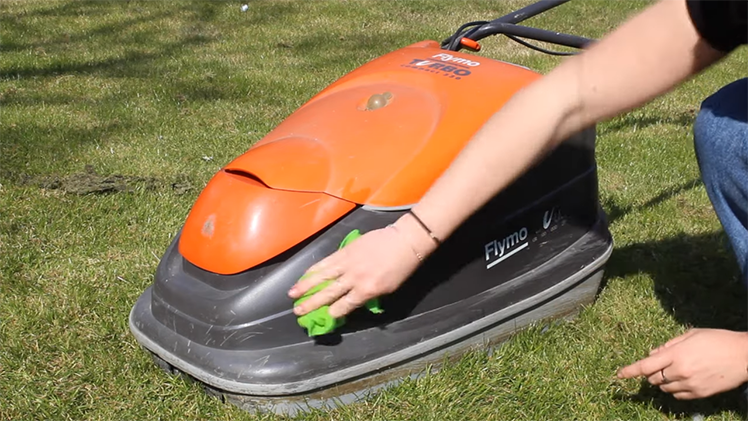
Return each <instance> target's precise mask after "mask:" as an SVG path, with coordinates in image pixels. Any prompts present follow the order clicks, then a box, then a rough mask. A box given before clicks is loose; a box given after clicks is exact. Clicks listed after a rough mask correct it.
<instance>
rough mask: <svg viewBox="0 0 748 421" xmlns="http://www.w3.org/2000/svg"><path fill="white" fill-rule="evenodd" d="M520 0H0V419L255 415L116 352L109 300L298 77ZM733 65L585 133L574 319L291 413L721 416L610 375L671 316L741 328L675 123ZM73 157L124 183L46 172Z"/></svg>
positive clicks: (144, 266) (534, 64)
mask: <svg viewBox="0 0 748 421" xmlns="http://www.w3.org/2000/svg"><path fill="white" fill-rule="evenodd" d="M526 3H527V2H526V1H522V2H519V1H511V2H504V1H502V2H497V1H471V2H445V1H440V0H417V1H408V2H404V1H402V2H400V1H366V2H355V1H345V0H338V1H308V2H307V1H304V2H302V1H296V2H293V1H270V0H253V1H251V2H249V4H250V8H249V11H248V12H246V13H241V12H240V11H239V7H240V5H241V3H240V2H235V1H232V2H207V1H204V2H189V1H143V2H137V1H85V0H81V1H72V0H71V1H44V2H42V1H3V2H1V3H0V57H1V59H0V379H1V380H0V419H7V420H11V419H13V420H20V419H102V420H109V419H227V420H237V419H260V418H262V419H274V418H273V417H272V416H267V417H260V418H257V417H253V416H251V415H248V414H246V413H243V412H241V411H239V410H238V409H236V408H234V407H233V406H231V405H228V404H223V403H221V402H219V401H218V400H216V399H212V398H209V397H208V396H206V395H205V394H204V393H203V392H202V391H201V389H200V388H199V387H198V386H197V385H194V384H191V383H189V382H186V381H184V380H182V379H180V378H174V377H170V376H167V375H165V374H164V373H162V372H161V371H159V370H158V369H157V367H156V366H155V365H154V364H153V363H152V362H151V361H150V359H149V358H148V356H147V355H146V353H145V352H143V351H142V350H141V349H140V348H139V347H138V346H137V344H136V342H135V341H134V339H133V337H132V336H131V335H130V334H129V331H128V327H127V315H128V312H129V310H130V308H131V306H132V304H133V303H134V301H135V300H136V298H137V297H138V295H139V294H140V293H141V292H142V291H143V290H144V289H145V288H146V287H147V286H148V285H149V284H150V283H151V282H152V280H153V273H154V270H155V268H156V264H157V262H158V257H159V256H160V255H161V254H162V253H163V251H164V250H165V248H166V246H167V245H168V243H169V241H170V238H171V237H172V236H173V235H174V234H175V232H176V231H177V230H178V229H179V227H180V226H181V224H182V222H183V221H184V219H185V217H186V215H187V213H188V211H189V208H190V206H191V205H192V203H193V202H194V200H195V199H196V197H197V195H198V193H199V191H200V189H201V188H202V186H204V185H205V183H206V182H207V181H208V180H209V178H210V177H211V175H212V174H213V173H215V172H216V171H217V170H218V169H219V168H220V167H221V166H222V165H224V164H226V163H227V162H228V161H229V160H231V159H232V158H233V157H236V156H238V155H239V154H241V153H242V152H243V151H245V150H246V149H247V148H248V147H249V146H250V145H251V144H252V143H253V142H254V141H256V140H258V139H260V138H261V137H262V136H263V135H264V134H265V133H267V132H268V131H269V130H270V129H271V128H273V127H274V126H275V125H277V124H278V123H279V122H280V121H282V119H283V118H284V117H285V116H287V115H288V114H290V113H291V112H293V110H294V109H296V108H297V107H298V106H299V105H301V104H302V103H303V102H304V101H306V100H307V99H308V98H309V97H311V96H312V95H313V94H314V93H316V92H318V91H319V90H320V89H322V88H323V87H325V86H326V85H328V84H329V83H331V82H333V81H334V80H335V79H337V78H338V77H339V76H341V75H343V74H345V73H346V72H348V71H350V70H352V69H354V68H355V67H357V66H359V65H361V64H363V63H365V62H366V61H368V60H371V59H373V58H375V57H377V56H379V55H381V54H384V53H386V52H388V51H391V50H394V49H396V48H398V47H401V46H404V45H408V44H410V43H412V42H415V41H419V40H422V39H437V40H441V39H442V38H444V37H445V36H446V35H448V34H450V33H451V32H452V31H453V30H454V29H455V28H456V27H457V26H459V25H460V24H461V23H463V22H467V21H470V20H476V19H482V18H486V17H492V16H498V15H501V14H504V13H506V12H508V11H510V10H511V9H515V8H518V7H519V6H521V5H524V4H526ZM645 4H646V3H644V2H635V1H598V0H588V1H579V2H573V3H571V4H569V5H566V6H564V7H562V8H560V9H557V10H554V11H552V12H549V13H547V14H545V15H542V16H539V17H537V18H534V19H533V20H531V21H529V22H530V23H532V24H534V25H537V26H541V27H546V28H551V29H555V30H559V31H566V32H570V33H576V34H581V35H587V36H590V37H598V36H600V35H601V34H603V33H605V32H606V31H607V30H609V29H610V28H612V27H613V26H614V25H615V24H617V23H619V22H621V21H622V20H623V19H625V17H627V16H629V15H631V14H632V13H635V12H636V11H637V10H641V8H642V7H643V6H644V5H645ZM580 17H583V18H580ZM481 54H484V55H486V56H489V57H495V58H499V59H501V60H505V61H510V62H515V63H518V64H521V65H524V66H528V67H531V68H534V69H537V70H539V71H541V72H546V71H548V70H550V69H551V68H552V67H553V66H554V65H556V64H557V63H558V62H559V59H558V58H554V57H549V56H545V55H542V54H539V53H534V52H530V51H528V50H526V49H524V48H523V47H518V46H515V45H514V44H512V43H511V42H509V41H507V40H504V39H498V38H497V39H492V40H488V41H486V42H485V50H484V52H482V53H481ZM745 62H746V51H745V50H741V51H739V53H737V54H736V55H734V56H733V57H731V58H730V59H728V60H727V61H725V62H723V63H721V64H719V65H718V66H716V67H715V68H713V69H711V70H709V71H708V72H706V73H705V74H703V75H701V76H699V77H698V78H696V79H695V80H694V81H692V82H689V83H686V84H685V85H683V86H682V87H680V88H679V89H677V90H676V91H674V92H672V93H671V94H668V95H667V96H665V97H663V98H660V99H658V100H656V101H654V102H652V103H651V104H649V105H647V106H646V107H644V108H642V109H639V110H636V111H634V112H632V113H630V114H628V115H626V116H622V117H619V118H616V119H614V120H612V121H609V122H606V123H604V124H601V125H600V126H599V127H598V133H599V141H598V159H599V172H600V184H601V200H602V203H603V206H604V208H605V210H606V211H607V212H608V214H609V216H610V219H611V230H612V232H613V234H614V237H615V240H616V249H615V252H614V254H613V256H612V258H611V260H610V264H609V266H608V270H607V275H606V278H605V288H604V289H603V290H602V292H601V294H600V297H599V299H598V300H597V301H596V302H595V303H594V304H593V305H591V306H589V307H587V308H585V309H584V310H583V311H582V313H581V314H580V316H579V317H578V318H577V319H575V320H574V321H569V322H558V323H553V324H550V325H545V326H544V325H538V326H536V327H533V328H531V329H528V330H527V331H524V332H522V333H520V334H518V335H517V336H516V337H515V338H513V340H511V341H510V342H509V343H507V344H506V345H505V346H503V347H502V348H501V349H500V350H498V351H497V352H496V353H494V354H492V355H490V356H489V355H487V354H485V353H478V352H476V353H474V354H471V355H468V356H466V357H465V358H464V359H462V360H461V361H459V362H457V363H454V364H450V365H448V366H447V367H446V368H445V369H444V370H442V371H441V372H439V373H437V374H433V375H430V376H428V377H425V378H422V379H420V380H418V381H409V382H406V383H404V384H403V385H401V386H399V387H397V388H394V389H391V390H388V391H386V392H384V393H382V394H380V395H379V396H378V397H376V398H375V399H373V400H371V401H369V402H366V403H362V404H358V405H353V406H350V407H346V408H342V409H340V410H337V411H333V412H329V413H324V412H317V413H312V414H309V415H305V416H303V417H302V418H304V419H309V420H327V419H362V420H364V419H366V420H370V419H376V420H384V419H387V420H400V419H402V420H414V419H419V420H420V419H424V420H426V419H476V420H478V419H480V420H514V419H580V420H581V419H585V420H591V419H626V420H628V419H646V420H655V419H657V420H659V419H684V418H689V417H690V414H692V413H702V414H705V415H707V416H708V419H713V420H738V419H742V418H744V417H745V415H746V412H745V408H744V407H741V406H740V405H739V404H738V403H737V402H738V401H742V400H740V399H738V398H737V395H735V394H727V395H723V396H718V397H715V398H713V399H708V400H704V401H698V402H677V401H675V400H673V399H671V398H669V397H668V396H667V395H664V394H662V393H659V392H658V391H657V390H655V389H652V388H649V387H647V385H646V384H642V383H640V382H638V381H617V380H614V379H613V374H614V373H615V370H616V368H617V367H620V366H622V365H625V364H628V363H630V362H632V361H635V360H636V359H638V358H640V357H642V356H643V355H645V354H646V353H647V351H648V350H649V349H650V348H651V347H654V346H656V345H658V344H660V343H661V342H663V341H665V340H667V339H668V338H670V337H672V336H673V335H676V334H678V333H679V332H681V331H683V330H684V329H685V328H686V327H687V326H725V327H733V328H737V327H742V326H743V322H742V321H743V320H745V318H746V314H745V301H744V293H743V291H742V290H740V289H739V287H737V285H736V279H735V278H736V269H735V265H734V261H733V258H732V256H731V255H730V254H729V252H728V251H727V249H726V247H725V239H724V237H723V235H722V234H721V232H720V226H719V223H718V221H717V220H716V217H715V216H714V215H713V213H712V211H711V206H710V204H709V200H708V198H707V197H706V194H705V192H704V188H703V186H702V184H701V183H700V182H699V173H698V168H697V165H696V162H695V159H694V156H693V150H692V146H691V142H692V137H691V131H690V124H691V122H692V120H693V116H694V112H695V111H696V110H697V109H698V106H699V102H700V101H701V100H702V99H703V98H705V97H706V96H707V95H708V94H710V93H711V92H714V91H715V90H717V89H718V88H719V87H720V86H722V85H724V84H726V83H727V82H729V81H732V80H733V79H736V78H738V77H741V76H742V75H743V74H744V69H745ZM92 171H93V172H95V173H96V174H100V175H101V177H102V178H103V177H105V176H112V175H120V176H123V177H125V178H121V179H120V180H124V181H122V182H123V183H125V184H127V186H128V188H127V189H126V190H123V191H117V189H115V191H113V192H109V193H95V192H94V193H91V194H85V195H79V194H75V193H74V190H75V189H71V188H67V186H69V185H70V183H72V182H74V181H75V180H77V179H76V178H71V175H76V174H77V175H78V176H79V177H80V175H81V174H83V175H85V174H89V175H90V174H91V172H92ZM126 177H143V179H133V178H126ZM99 181H102V180H99ZM190 187H191V188H190Z"/></svg>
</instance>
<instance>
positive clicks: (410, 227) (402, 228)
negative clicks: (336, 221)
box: [288, 217, 435, 318]
mask: <svg viewBox="0 0 748 421" xmlns="http://www.w3.org/2000/svg"><path fill="white" fill-rule="evenodd" d="M418 230H421V228H420V227H418V226H415V225H414V222H413V221H412V220H410V219H409V218H408V217H403V218H401V219H400V220H398V222H397V223H396V224H395V225H391V226H388V227H386V228H382V229H378V230H375V231H370V232H368V233H366V234H364V235H362V236H361V237H360V238H358V239H357V240H355V241H353V242H352V243H350V244H349V245H347V246H346V247H344V248H342V249H340V250H338V251H337V252H335V253H333V254H332V255H330V256H328V257H327V258H325V259H323V260H322V261H320V262H319V263H317V264H315V265H314V266H312V267H311V268H309V270H308V271H307V274H308V276H307V277H305V278H304V279H302V280H300V281H299V282H298V283H297V284H296V285H294V286H293V288H291V290H290V291H289V292H288V295H289V297H291V298H293V299H297V298H299V297H301V296H302V295H304V293H306V292H307V291H308V290H309V289H310V288H312V287H313V286H315V285H317V284H319V283H321V282H323V281H325V280H330V279H335V280H336V281H335V282H334V283H332V284H331V285H330V286H328V287H326V288H325V289H323V290H321V291H319V292H317V293H316V294H314V295H313V296H312V297H310V298H309V299H308V300H306V301H304V302H303V303H302V304H300V305H299V306H298V307H296V308H295V309H294V312H295V313H296V315H298V316H301V315H304V314H306V313H308V312H310V311H312V310H315V309H317V308H319V307H321V306H323V305H330V304H331V305H330V310H329V313H330V315H331V316H332V317H336V318H337V317H342V316H344V315H346V314H348V313H350V312H351V311H353V310H355V309H356V308H357V307H361V306H363V305H364V303H366V301H368V300H370V299H372V298H376V297H379V296H382V295H385V294H389V293H392V292H393V291H395V290H396V289H397V288H398V287H400V285H402V283H403V282H405V280H406V279H407V278H408V276H410V274H411V273H413V272H414V271H415V269H416V268H417V267H418V265H419V263H420V259H419V256H420V257H421V258H423V257H425V256H426V255H427V254H428V253H430V252H431V251H433V250H434V248H435V245H434V244H432V243H431V241H432V240H431V239H430V238H428V237H426V233H425V232H418Z"/></svg>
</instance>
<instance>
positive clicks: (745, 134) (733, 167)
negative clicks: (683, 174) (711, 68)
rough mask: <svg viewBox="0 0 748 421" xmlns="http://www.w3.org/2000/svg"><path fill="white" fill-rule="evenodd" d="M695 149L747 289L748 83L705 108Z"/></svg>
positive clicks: (721, 94)
mask: <svg viewBox="0 0 748 421" xmlns="http://www.w3.org/2000/svg"><path fill="white" fill-rule="evenodd" d="M694 144H695V148H696V157H697V159H698V162H699V168H700V170H701V177H702V179H703V181H704V185H705V186H706V191H707V194H708V195H709V199H710V200H711V201H712V205H713V206H714V210H715V211H716V212H717V217H718V218H719V220H720V222H721V223H722V226H723V227H724V229H725V233H726V234H727V237H728V238H729V240H730V245H731V246H732V250H733V252H735V256H736V257H737V260H738V265H739V266H740V271H741V276H742V280H743V282H745V284H746V285H748V79H740V80H738V81H736V82H733V83H731V84H729V85H727V86H725V87H723V88H722V89H720V90H719V91H717V92H716V93H715V94H713V95H712V96H710V97H709V98H707V99H706V100H705V101H704V102H703V103H702V104H701V111H699V115H698V116H697V117H696V122H695V124H694Z"/></svg>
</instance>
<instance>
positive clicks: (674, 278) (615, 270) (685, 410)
mask: <svg viewBox="0 0 748 421" xmlns="http://www.w3.org/2000/svg"><path fill="white" fill-rule="evenodd" d="M699 184H700V181H699V180H693V181H690V182H688V183H684V184H682V185H680V186H678V187H675V188H672V189H668V190H665V191H664V192H662V193H661V194H660V195H658V196H657V197H655V198H653V199H652V200H650V201H649V202H647V203H646V204H644V205H642V207H644V208H646V207H650V206H655V205H656V204H658V203H660V202H662V201H664V200H667V199H668V198H670V197H672V196H674V195H676V194H678V193H680V192H682V191H685V190H688V189H691V188H694V187H696V186H698V185H699ZM609 205H611V204H609ZM606 209H610V217H611V220H616V219H618V218H621V217H622V216H624V215H625V214H627V213H629V212H630V211H631V210H632V208H630V207H627V208H621V207H616V206H606ZM637 273H646V274H648V275H649V276H650V277H651V278H652V279H653V281H654V291H655V294H656V296H657V298H658V300H659V301H660V303H661V305H662V307H663V309H664V310H665V311H667V312H669V313H670V314H672V315H673V317H674V318H675V319H676V320H677V321H678V323H681V324H683V325H686V326H691V327H698V328H716V329H729V330H739V331H745V330H746V327H747V321H748V309H747V308H746V297H747V296H746V289H745V287H744V286H743V285H742V283H741V282H740V280H739V279H740V278H739V272H738V268H737V263H736V261H735V257H734V255H733V254H732V251H731V250H730V249H729V246H728V243H727V239H726V238H725V235H724V233H723V232H721V231H720V232H717V233H710V234H702V235H695V236H694V235H679V236H675V237H671V238H668V239H665V240H660V241H651V242H644V243H639V244H632V245H629V246H626V247H622V248H619V249H616V250H615V251H614V252H613V255H612V256H611V258H610V260H609V261H608V265H607V267H606V276H605V279H606V280H607V279H609V278H612V277H626V276H629V275H632V274H637ZM653 345H655V344H653ZM744 390H745V385H743V386H742V387H741V388H739V389H736V390H734V391H731V392H727V393H723V394H720V395H717V396H713V397H711V398H708V399H700V400H693V401H679V400H677V399H675V398H673V397H672V395H670V394H667V393H664V392H662V391H660V390H659V388H656V387H653V386H651V385H650V384H649V383H647V382H646V381H643V382H642V386H641V388H640V390H639V392H638V393H637V394H635V395H617V396H615V397H614V398H615V399H619V400H627V401H633V402H641V403H648V404H650V405H652V406H653V407H655V408H658V409H659V410H660V411H662V412H663V413H664V414H668V415H669V416H676V417H678V418H680V417H684V416H688V417H690V416H691V415H692V414H702V415H711V414H716V413H720V412H724V411H733V412H736V413H738V414H739V415H740V416H741V417H743V418H745V417H748V409H747V404H746V395H745V394H744V393H743V391H744Z"/></svg>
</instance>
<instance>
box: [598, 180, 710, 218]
mask: <svg viewBox="0 0 748 421" xmlns="http://www.w3.org/2000/svg"><path fill="white" fill-rule="evenodd" d="M702 184H704V183H702V181H701V179H699V178H695V179H693V180H691V181H687V182H685V183H682V184H681V185H679V186H675V187H670V188H667V189H665V190H663V191H662V192H661V193H660V194H658V195H657V196H655V197H653V198H652V199H650V200H649V201H647V203H645V204H643V205H640V206H631V205H629V206H620V205H619V204H618V203H616V202H615V201H613V200H611V199H610V198H606V199H603V200H604V202H603V207H604V208H605V212H606V214H607V216H608V221H609V222H610V223H613V222H615V221H617V220H618V219H620V218H622V217H624V216H626V215H628V214H629V213H631V211H634V210H642V209H647V208H651V207H654V206H657V205H659V204H660V203H662V202H665V201H667V200H669V199H670V198H672V197H675V196H677V195H679V194H681V193H683V192H685V191H688V190H691V189H693V188H696V187H698V186H701V185H702Z"/></svg>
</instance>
